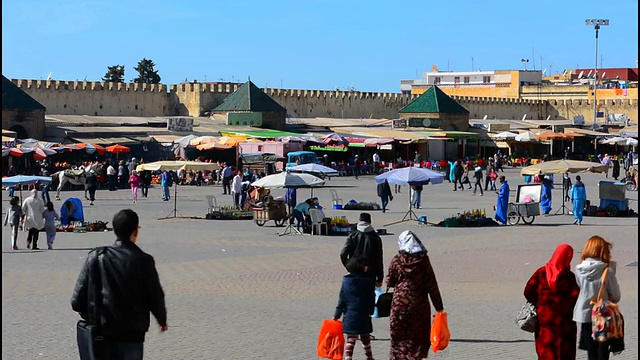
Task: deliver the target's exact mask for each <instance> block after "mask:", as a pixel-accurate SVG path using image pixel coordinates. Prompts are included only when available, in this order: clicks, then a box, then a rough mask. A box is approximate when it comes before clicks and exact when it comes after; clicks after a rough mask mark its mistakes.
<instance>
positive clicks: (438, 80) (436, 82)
mask: <svg viewBox="0 0 640 360" xmlns="http://www.w3.org/2000/svg"><path fill="white" fill-rule="evenodd" d="M441 80H442V79H441V78H440V76H436V77H434V78H433V83H434V84H440V81H441Z"/></svg>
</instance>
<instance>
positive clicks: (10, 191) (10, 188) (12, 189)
mask: <svg viewBox="0 0 640 360" xmlns="http://www.w3.org/2000/svg"><path fill="white" fill-rule="evenodd" d="M15 191H16V188H14V187H13V186H11V187H9V189H7V192H8V193H9V197H10V198H12V197H13V193H14V192H15Z"/></svg>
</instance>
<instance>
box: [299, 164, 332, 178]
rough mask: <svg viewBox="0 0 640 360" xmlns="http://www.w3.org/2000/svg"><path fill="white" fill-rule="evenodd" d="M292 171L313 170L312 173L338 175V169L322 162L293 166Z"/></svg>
mask: <svg viewBox="0 0 640 360" xmlns="http://www.w3.org/2000/svg"><path fill="white" fill-rule="evenodd" d="M291 171H301V172H311V173H319V174H322V175H328V176H338V171H337V170H334V169H332V168H330V167H327V166H324V165H320V164H302V165H296V166H294V167H292V168H291Z"/></svg>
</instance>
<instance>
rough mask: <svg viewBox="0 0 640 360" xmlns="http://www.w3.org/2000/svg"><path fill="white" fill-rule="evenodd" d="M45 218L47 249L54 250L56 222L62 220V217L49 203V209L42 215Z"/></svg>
mask: <svg viewBox="0 0 640 360" xmlns="http://www.w3.org/2000/svg"><path fill="white" fill-rule="evenodd" d="M42 217H44V232H45V233H46V234H47V249H49V250H53V242H54V241H55V239H56V220H60V216H58V213H57V212H56V210H55V209H54V208H53V203H52V202H51V201H49V202H48V203H47V209H46V210H45V211H44V213H43V214H42Z"/></svg>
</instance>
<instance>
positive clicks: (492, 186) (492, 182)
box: [489, 179, 498, 191]
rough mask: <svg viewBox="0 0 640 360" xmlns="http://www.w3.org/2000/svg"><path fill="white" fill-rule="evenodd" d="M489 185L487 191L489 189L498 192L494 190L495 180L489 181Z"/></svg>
mask: <svg viewBox="0 0 640 360" xmlns="http://www.w3.org/2000/svg"><path fill="white" fill-rule="evenodd" d="M490 185H491V187H490V188H489V189H490V190H491V191H496V190H498V189H497V188H496V181H495V179H494V180H491V183H490Z"/></svg>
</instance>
